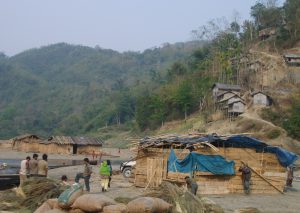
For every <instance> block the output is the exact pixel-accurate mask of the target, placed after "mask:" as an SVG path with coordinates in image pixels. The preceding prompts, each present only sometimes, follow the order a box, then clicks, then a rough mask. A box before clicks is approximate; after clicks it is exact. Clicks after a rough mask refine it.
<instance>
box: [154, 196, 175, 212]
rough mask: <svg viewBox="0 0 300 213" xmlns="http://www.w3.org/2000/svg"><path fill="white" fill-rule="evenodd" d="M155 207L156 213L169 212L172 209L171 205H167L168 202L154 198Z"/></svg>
mask: <svg viewBox="0 0 300 213" xmlns="http://www.w3.org/2000/svg"><path fill="white" fill-rule="evenodd" d="M154 206H155V212H156V213H160V212H168V211H169V210H170V209H171V208H172V205H171V204H169V203H167V202H166V201H164V200H162V199H160V198H154Z"/></svg>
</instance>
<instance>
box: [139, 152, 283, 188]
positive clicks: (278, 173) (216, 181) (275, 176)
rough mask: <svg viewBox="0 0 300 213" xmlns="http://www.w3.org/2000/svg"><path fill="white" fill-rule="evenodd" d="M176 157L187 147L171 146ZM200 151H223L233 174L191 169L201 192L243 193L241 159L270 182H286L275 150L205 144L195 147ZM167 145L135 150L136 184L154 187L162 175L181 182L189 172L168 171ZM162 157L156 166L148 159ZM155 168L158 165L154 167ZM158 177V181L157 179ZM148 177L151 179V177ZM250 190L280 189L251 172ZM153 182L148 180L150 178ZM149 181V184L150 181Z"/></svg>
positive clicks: (275, 183) (164, 177) (281, 184)
mask: <svg viewBox="0 0 300 213" xmlns="http://www.w3.org/2000/svg"><path fill="white" fill-rule="evenodd" d="M174 151H175V153H176V155H177V157H178V158H179V159H183V158H184V157H185V156H186V155H187V154H188V153H189V151H188V150H186V149H183V150H181V149H174ZM196 152H197V153H200V154H206V155H222V156H223V157H225V158H226V159H227V160H234V161H235V172H236V175H234V176H226V175H213V174H211V173H206V172H194V173H193V176H194V179H195V180H196V181H197V183H198V185H199V189H198V190H199V193H200V194H226V193H243V185H242V178H241V173H240V172H238V169H239V167H240V165H241V161H244V162H247V163H248V164H249V166H251V168H253V169H254V170H255V171H257V172H258V173H259V174H260V175H262V176H263V177H265V178H266V179H267V180H268V181H269V182H270V183H272V184H273V185H275V186H276V187H278V188H279V189H281V190H283V188H284V185H285V177H286V175H285V168H284V167H282V166H281V165H280V163H279V161H278V159H277V157H276V155H275V154H271V153H257V152H256V151H255V150H253V149H246V148H219V152H214V151H213V150H212V149H211V148H209V147H205V148H202V149H198V150H197V151H196ZM169 153H170V150H169V149H159V148H148V149H146V150H141V151H139V153H138V156H139V158H138V160H137V165H136V170H135V185H136V186H139V187H146V186H147V185H149V186H150V187H155V186H156V185H157V183H158V182H161V180H162V179H168V180H171V181H175V182H182V183H183V182H184V177H185V176H188V175H189V174H183V173H171V172H169V173H167V160H168V156H169ZM150 158H151V159H154V158H157V159H162V160H161V164H160V166H158V167H159V168H158V167H153V165H149V163H150V162H151V161H149V160H148V159H150ZM157 168H158V169H157ZM155 169H156V174H155V176H154V178H153V177H152V179H151V174H153V172H154V171H148V170H155ZM158 177H159V181H157V180H156V179H157V178H158ZM150 179H151V180H150ZM251 180H252V184H251V192H252V193H255V194H273V193H279V192H278V191H277V190H276V189H275V188H274V187H272V186H271V185H270V184H269V183H268V182H266V181H265V180H263V179H262V178H261V177H259V175H257V174H255V173H254V172H252V178H251ZM153 181H154V182H155V184H154V183H151V182H153ZM149 182H150V184H149Z"/></svg>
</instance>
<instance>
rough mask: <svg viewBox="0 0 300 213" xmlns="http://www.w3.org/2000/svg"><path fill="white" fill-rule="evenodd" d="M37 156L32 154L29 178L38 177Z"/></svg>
mask: <svg viewBox="0 0 300 213" xmlns="http://www.w3.org/2000/svg"><path fill="white" fill-rule="evenodd" d="M38 157H39V156H38V154H33V156H32V159H31V160H30V162H29V169H30V176H38V160H37V159H38Z"/></svg>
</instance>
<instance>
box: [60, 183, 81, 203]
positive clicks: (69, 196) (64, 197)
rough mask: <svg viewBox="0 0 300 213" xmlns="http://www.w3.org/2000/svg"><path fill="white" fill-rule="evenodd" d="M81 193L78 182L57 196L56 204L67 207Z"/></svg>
mask: <svg viewBox="0 0 300 213" xmlns="http://www.w3.org/2000/svg"><path fill="white" fill-rule="evenodd" d="M82 194H83V187H82V185H80V184H77V185H73V186H71V187H70V188H68V189H66V190H65V191H64V192H63V193H61V194H60V195H59V197H58V205H59V207H61V208H69V207H70V206H71V205H72V204H73V203H74V202H75V200H76V199H77V198H78V197H79V196H81V195H82Z"/></svg>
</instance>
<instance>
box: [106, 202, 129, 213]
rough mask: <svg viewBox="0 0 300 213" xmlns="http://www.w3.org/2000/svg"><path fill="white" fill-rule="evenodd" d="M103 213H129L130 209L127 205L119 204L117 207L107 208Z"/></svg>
mask: <svg viewBox="0 0 300 213" xmlns="http://www.w3.org/2000/svg"><path fill="white" fill-rule="evenodd" d="M103 213H128V208H127V206H126V205H125V204H123V203H118V204H116V205H110V206H105V207H104V208H103Z"/></svg>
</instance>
